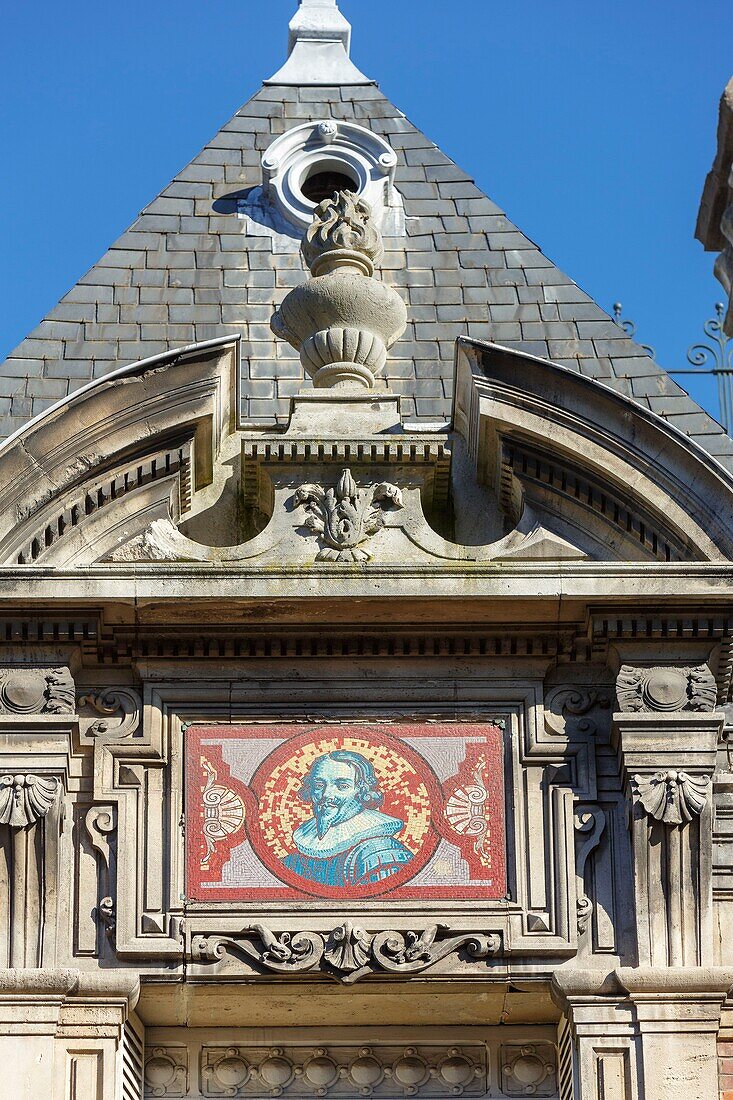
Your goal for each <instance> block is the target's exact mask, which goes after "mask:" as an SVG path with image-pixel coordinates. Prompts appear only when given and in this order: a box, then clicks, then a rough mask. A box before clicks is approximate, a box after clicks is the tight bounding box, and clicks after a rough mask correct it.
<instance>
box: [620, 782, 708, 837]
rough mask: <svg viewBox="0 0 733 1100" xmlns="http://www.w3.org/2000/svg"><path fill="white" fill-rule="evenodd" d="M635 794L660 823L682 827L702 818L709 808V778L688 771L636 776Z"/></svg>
mask: <svg viewBox="0 0 733 1100" xmlns="http://www.w3.org/2000/svg"><path fill="white" fill-rule="evenodd" d="M632 783H633V785H634V788H635V793H636V795H637V797H638V799H639V801H640V802H641V804H642V806H643V807H644V809H645V810H646V812H647V813H648V814H649V816H650V817H653V818H654V819H655V820H656V821H663V822H664V823H665V824H666V825H682V824H687V823H688V822H690V821H692V820H693V818H695V817H699V816H700V814H701V813H702V811H703V810H704V809H705V803H706V801H707V790H708V786H709V783H710V779H709V777H708V776H706V775H703V776H699V775H688V774H687V772H678V771H667V772H657V773H656V774H655V775H652V776H650V777H647V776H643V775H635V776H633V777H632Z"/></svg>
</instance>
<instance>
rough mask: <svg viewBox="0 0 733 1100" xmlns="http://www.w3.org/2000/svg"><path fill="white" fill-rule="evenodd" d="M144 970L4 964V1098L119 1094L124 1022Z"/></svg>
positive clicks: (0, 1034)
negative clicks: (90, 970)
mask: <svg viewBox="0 0 733 1100" xmlns="http://www.w3.org/2000/svg"><path fill="white" fill-rule="evenodd" d="M138 993H139V982H138V978H137V975H135V974H127V973H124V972H122V973H120V972H110V971H107V972H105V973H95V974H83V973H82V972H80V971H78V970H70V969H68V970H67V969H31V968H28V969H10V970H0V1064H1V1065H2V1087H1V1088H0V1092H2V1095H3V1096H7V1097H13V1100H37V1098H38V1097H40V1096H43V1097H45V1098H47V1100H91V1098H92V1097H94V1100H118V1097H119V1092H118V1082H119V1070H120V1057H119V1056H120V1047H121V1044H122V1041H123V1028H124V1024H125V1021H126V1020H127V1018H128V1016H129V1013H130V1012H131V1011H132V1009H133V1008H134V1006H135V1002H136V1000H137V997H138Z"/></svg>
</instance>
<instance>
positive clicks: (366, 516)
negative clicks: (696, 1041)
mask: <svg viewBox="0 0 733 1100" xmlns="http://www.w3.org/2000/svg"><path fill="white" fill-rule="evenodd" d="M293 504H294V506H295V507H296V508H304V509H305V511H306V518H305V521H304V523H303V526H304V527H307V528H308V530H309V531H312V532H313V533H314V534H317V535H319V536H320V539H321V542H322V543H323V546H322V548H321V549H320V550H319V552H318V553H317V554H316V561H357V562H363V561H369V559H370V558H371V554H370V553H368V551H366V550H364V549H363V547H362V543H364V542H366V541H367V540H368V539H370V538H371V537H372V536H373V535H375V534H376V533H377V531H379V530H380V529H381V528H382V527H384V524H385V511H386V510H387V509H388V508H394V509H399V508H402V507H404V505H403V500H402V493H401V492H400V490H399V489H398V488H397V486H396V485H391V484H389V483H387V482H382V483H381V484H379V485H375V486H374V487H373V488H372V489H371V490H370V489H358V488H357V486H356V482H355V481H354V479H353V477H352V476H351V472H350V471H349V470H342V472H341V476H340V477H339V479H338V481H337V483H336V485H335V486H333V487H332V488H330V489H324V488H323V486H321V485H301V486H299V488H298V489H296V491H295V493H294V494H293Z"/></svg>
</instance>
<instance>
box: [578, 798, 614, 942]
mask: <svg viewBox="0 0 733 1100" xmlns="http://www.w3.org/2000/svg"><path fill="white" fill-rule="evenodd" d="M574 817H575V830H576V832H577V833H579V834H580V835H581V837H582V838H583V839H582V843H581V844H580V847H579V849H578V852H577V855H576V860H575V865H576V869H577V875H578V883H579V885H580V884H581V883H582V884H583V886H585V870H586V867H587V864H588V860H589V859H590V857H591V855H592V854H593V852H594V851H595V850H596V848H597V847H598V845H599V844H600V842H601V837H602V836H603V831H604V829H605V828H606V815H605V813H604V811H603V810H602V809H601V807H600V806H590V805H585V804H581V805H578V806H576V807H575V815H574ZM592 913H593V902H592V900H591V899H590V898H589V897H588V895H587V894H586V893H585V890H584V889H583V890H582V891H581V890H580V889H579V891H578V903H577V916H578V932H579V933H580V934H582V933H583V932H585V930H586V928H587V927H588V922H589V921H590V918H591V915H592Z"/></svg>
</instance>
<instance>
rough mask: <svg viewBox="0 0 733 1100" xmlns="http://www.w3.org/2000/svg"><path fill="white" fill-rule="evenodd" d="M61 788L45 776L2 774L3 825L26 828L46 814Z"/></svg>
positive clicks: (0, 807)
mask: <svg viewBox="0 0 733 1100" xmlns="http://www.w3.org/2000/svg"><path fill="white" fill-rule="evenodd" d="M58 788H59V783H58V780H57V779H55V778H53V776H44V775H0V825H10V826H11V827H12V828H15V829H23V828H25V826H26V825H33V824H34V823H35V822H36V821H40V819H41V818H42V817H45V816H46V814H47V813H48V811H49V810H50V809H51V806H52V805H53V802H54V799H55V797H56V792H57V790H58Z"/></svg>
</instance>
